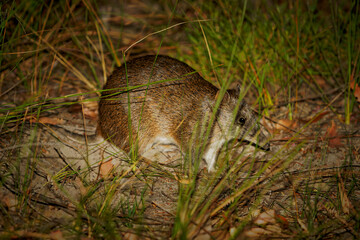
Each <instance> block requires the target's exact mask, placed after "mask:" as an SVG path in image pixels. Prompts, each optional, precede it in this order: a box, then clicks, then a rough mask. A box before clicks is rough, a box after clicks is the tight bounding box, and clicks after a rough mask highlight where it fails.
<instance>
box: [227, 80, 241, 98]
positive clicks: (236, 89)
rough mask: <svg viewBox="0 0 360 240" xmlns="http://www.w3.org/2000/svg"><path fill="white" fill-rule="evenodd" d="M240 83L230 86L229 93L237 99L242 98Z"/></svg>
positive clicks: (233, 83) (235, 82) (236, 82)
mask: <svg viewBox="0 0 360 240" xmlns="http://www.w3.org/2000/svg"><path fill="white" fill-rule="evenodd" d="M240 86H241V85H240V82H239V81H234V82H232V83H231V84H230V86H229V88H228V91H229V92H231V93H233V94H234V95H235V96H236V97H238V96H240V92H241V87H240Z"/></svg>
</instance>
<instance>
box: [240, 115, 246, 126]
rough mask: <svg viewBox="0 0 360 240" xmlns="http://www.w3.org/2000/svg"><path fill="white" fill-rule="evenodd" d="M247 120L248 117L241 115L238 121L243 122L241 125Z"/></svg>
mask: <svg viewBox="0 0 360 240" xmlns="http://www.w3.org/2000/svg"><path fill="white" fill-rule="evenodd" d="M245 122H246V118H243V117H240V118H239V119H238V123H239V124H241V125H244V124H245Z"/></svg>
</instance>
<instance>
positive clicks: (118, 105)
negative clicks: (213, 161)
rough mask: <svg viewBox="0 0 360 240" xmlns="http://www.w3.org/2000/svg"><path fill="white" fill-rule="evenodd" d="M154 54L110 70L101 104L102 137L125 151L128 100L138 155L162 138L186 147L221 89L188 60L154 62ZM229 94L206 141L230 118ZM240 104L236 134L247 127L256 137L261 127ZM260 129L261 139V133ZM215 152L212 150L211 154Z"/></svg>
mask: <svg viewBox="0 0 360 240" xmlns="http://www.w3.org/2000/svg"><path fill="white" fill-rule="evenodd" d="M155 57H156V56H145V57H141V58H136V59H134V60H132V61H128V62H126V64H124V65H123V66H122V67H120V68H118V69H116V70H115V71H114V72H113V74H112V75H111V76H110V78H109V79H108V81H107V83H106V84H105V86H104V89H105V91H104V92H103V93H102V98H101V101H100V104H99V130H100V132H101V134H102V135H103V137H104V138H106V139H110V141H111V142H113V143H114V144H115V145H117V146H119V147H120V148H122V149H124V150H129V149H130V147H131V146H130V141H129V137H130V136H129V123H128V101H130V106H131V107H130V109H131V124H130V125H131V130H132V136H133V137H132V142H133V143H135V142H136V141H138V144H137V146H138V148H139V153H140V154H142V153H143V152H144V151H146V148H148V147H149V146H152V145H154V144H156V143H157V141H160V142H161V141H162V140H163V139H166V141H168V143H167V144H173V145H175V146H178V147H179V148H181V149H182V150H183V151H184V150H186V149H188V146H187V145H188V143H189V142H190V139H191V137H192V136H193V131H194V128H195V126H196V125H197V124H200V125H199V126H201V124H204V121H203V120H204V119H205V116H209V115H210V114H211V112H212V108H213V106H214V105H215V101H216V95H217V93H218V91H219V90H218V89H217V88H216V87H215V86H213V85H212V84H210V83H209V82H207V81H205V80H204V79H203V78H202V77H201V76H200V75H199V74H198V73H197V72H196V71H195V70H194V69H192V68H191V67H189V66H188V65H187V64H185V63H183V62H180V61H178V60H176V59H173V58H170V57H167V56H160V55H159V56H157V58H156V61H155ZM139 86H141V87H139ZM227 93H228V94H226V95H225V97H224V99H223V100H222V103H221V105H220V108H219V111H218V114H217V118H216V121H215V122H214V124H213V126H212V127H211V134H210V138H209V140H208V141H209V143H208V144H209V145H211V143H212V142H213V143H214V142H216V141H219V139H220V138H221V137H220V135H224V134H225V132H224V128H225V127H226V128H227V127H229V126H230V123H231V121H232V119H231V118H232V117H231V116H232V112H233V110H234V107H235V106H236V104H237V99H238V97H239V96H238V95H239V92H238V91H237V90H229V91H228V92H227ZM128 95H129V96H128ZM128 97H129V99H128ZM240 105H241V108H240V109H239V113H238V115H239V116H246V119H247V125H243V126H241V127H242V129H243V131H240V135H241V136H245V131H244V130H245V129H246V130H248V131H247V134H249V135H251V137H252V138H251V140H254V139H253V137H254V136H255V134H256V132H258V131H259V130H260V127H259V126H258V125H257V124H256V123H255V121H256V117H255V116H254V115H253V113H252V112H251V111H250V109H249V107H248V106H247V105H246V103H245V102H243V101H242V102H241V104H240ZM139 123H140V124H139ZM251 126H253V127H251ZM238 128H239V127H238ZM261 134H262V135H261ZM261 134H260V135H261V136H260V137H259V138H265V135H264V134H263V133H261ZM233 138H234V136H233ZM159 139H160V140H159ZM249 139H250V138H249ZM261 141H262V142H263V141H264V139H261ZM222 142H223V141H222ZM213 145H216V144H215V143H214V144H213ZM216 148H218V147H216ZM217 152H218V150H215V153H214V154H217ZM209 154H210V153H209ZM209 154H208V155H209Z"/></svg>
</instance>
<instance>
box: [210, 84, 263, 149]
mask: <svg viewBox="0 0 360 240" xmlns="http://www.w3.org/2000/svg"><path fill="white" fill-rule="evenodd" d="M239 98H240V86H239V85H236V87H233V88H231V89H228V90H227V92H226V93H225V95H224V97H223V99H222V102H221V105H220V108H219V112H218V117H217V119H218V121H217V122H218V124H219V126H220V128H221V130H222V132H223V133H224V134H225V136H226V139H227V140H228V141H229V140H231V139H238V140H239V141H243V142H245V143H249V144H251V145H254V146H255V145H256V146H258V147H259V148H261V149H263V150H266V151H267V150H270V144H269V142H268V138H269V136H270V134H269V132H268V131H267V130H266V128H265V127H264V126H262V125H261V124H260V123H259V119H258V117H257V116H256V115H255V113H254V112H253V111H252V110H251V108H250V106H249V105H248V104H247V103H246V102H245V101H244V100H243V99H241V100H239ZM236 109H238V110H237V111H236ZM235 111H236V115H235Z"/></svg>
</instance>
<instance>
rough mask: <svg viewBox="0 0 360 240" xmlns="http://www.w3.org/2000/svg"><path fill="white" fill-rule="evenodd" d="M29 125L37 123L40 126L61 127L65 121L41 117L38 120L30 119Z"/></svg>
mask: <svg viewBox="0 0 360 240" xmlns="http://www.w3.org/2000/svg"><path fill="white" fill-rule="evenodd" d="M30 122H31V123H33V122H37V123H42V124H50V125H62V124H65V120H64V119H61V118H50V117H41V118H39V119H31V120H30Z"/></svg>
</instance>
